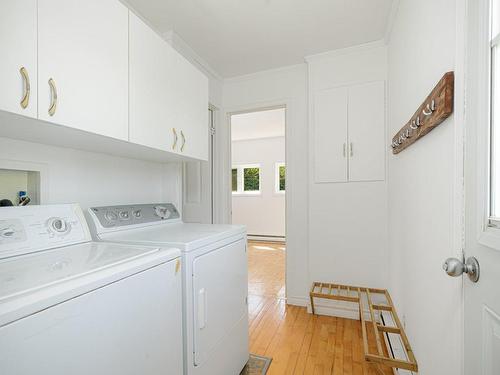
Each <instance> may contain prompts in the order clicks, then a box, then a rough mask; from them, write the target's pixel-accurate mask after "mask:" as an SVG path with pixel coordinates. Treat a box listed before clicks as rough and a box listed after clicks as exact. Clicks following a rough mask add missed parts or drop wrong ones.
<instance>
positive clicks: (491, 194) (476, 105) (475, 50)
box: [464, 0, 500, 375]
mask: <svg viewBox="0 0 500 375" xmlns="http://www.w3.org/2000/svg"><path fill="white" fill-rule="evenodd" d="M490 9H491V10H492V11H491V13H490ZM468 21H469V22H468V24H469V26H468V33H469V38H470V40H469V41H468V43H467V44H468V51H467V56H468V60H467V61H468V66H469V70H468V79H469V80H468V87H467V95H466V97H467V98H468V101H467V106H466V108H467V110H466V119H467V121H466V136H467V137H466V149H465V153H466V170H465V183H466V184H465V192H466V207H465V221H466V246H465V257H466V258H469V257H475V258H476V259H477V260H478V262H479V266H480V275H479V281H478V282H477V283H473V282H472V281H471V280H470V279H469V278H468V277H464V291H465V301H464V310H465V313H464V319H465V324H464V327H465V332H464V358H465V360H464V365H465V369H464V374H465V375H476V374H478V375H479V374H481V375H498V374H500V219H499V217H500V49H499V42H500V40H499V39H500V1H499V0H494V1H493V2H492V7H491V8H490V2H489V1H488V0H475V1H469V19H468ZM491 21H492V22H491ZM490 22H491V23H490ZM490 24H491V25H492V28H491V29H490V28H489V25H490ZM490 113H491V116H490ZM490 141H491V143H490ZM490 149H491V151H490Z"/></svg>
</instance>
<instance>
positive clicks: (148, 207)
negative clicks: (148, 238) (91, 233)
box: [89, 203, 180, 228]
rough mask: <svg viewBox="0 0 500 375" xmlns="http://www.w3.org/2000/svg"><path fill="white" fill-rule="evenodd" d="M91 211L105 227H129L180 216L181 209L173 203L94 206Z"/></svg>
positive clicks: (95, 219)
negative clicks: (178, 209)
mask: <svg viewBox="0 0 500 375" xmlns="http://www.w3.org/2000/svg"><path fill="white" fill-rule="evenodd" d="M89 212H90V213H91V215H92V216H93V217H92V219H93V220H94V221H97V222H98V223H99V225H100V226H101V227H103V228H120V227H128V226H131V225H138V224H148V223H155V222H162V221H165V220H178V219H179V218H180V215H179V211H177V208H175V206H174V205H173V204H172V203H151V204H136V205H126V206H104V207H92V208H90V209H89Z"/></svg>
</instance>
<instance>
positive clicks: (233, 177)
mask: <svg viewBox="0 0 500 375" xmlns="http://www.w3.org/2000/svg"><path fill="white" fill-rule="evenodd" d="M226 170H227V169H226ZM231 183H232V186H233V191H238V170H237V169H236V168H233V169H232V170H231Z"/></svg>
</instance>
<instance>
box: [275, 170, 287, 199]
mask: <svg viewBox="0 0 500 375" xmlns="http://www.w3.org/2000/svg"><path fill="white" fill-rule="evenodd" d="M281 167H285V190H280V168H281ZM274 192H275V193H276V194H285V193H286V163H285V162H277V163H274Z"/></svg>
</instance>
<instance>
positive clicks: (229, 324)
mask: <svg viewBox="0 0 500 375" xmlns="http://www.w3.org/2000/svg"><path fill="white" fill-rule="evenodd" d="M247 273H248V271H247V254H246V245H245V241H244V240H240V241H237V242H233V243H231V244H229V245H226V246H224V247H222V248H219V249H216V250H214V251H211V252H210V253H207V254H204V255H201V256H199V257H197V258H196V259H195V260H194V262H193V298H194V301H193V305H194V314H193V319H194V324H193V326H194V364H195V365H196V366H199V365H201V364H202V363H203V362H204V361H205V360H206V359H207V358H208V357H209V355H210V352H211V351H213V350H214V349H215V348H216V346H217V345H221V343H223V342H224V341H225V340H224V338H225V337H226V336H228V335H231V334H232V331H233V329H234V328H235V327H236V326H237V325H238V322H241V319H242V317H248V309H247V295H248V276H247ZM244 340H246V338H244V337H242V341H244ZM244 345H247V343H246V342H245V343H244Z"/></svg>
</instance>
